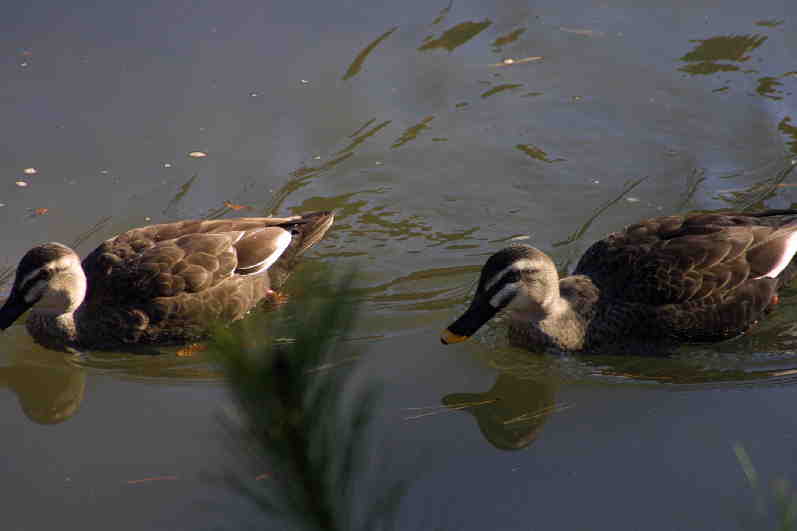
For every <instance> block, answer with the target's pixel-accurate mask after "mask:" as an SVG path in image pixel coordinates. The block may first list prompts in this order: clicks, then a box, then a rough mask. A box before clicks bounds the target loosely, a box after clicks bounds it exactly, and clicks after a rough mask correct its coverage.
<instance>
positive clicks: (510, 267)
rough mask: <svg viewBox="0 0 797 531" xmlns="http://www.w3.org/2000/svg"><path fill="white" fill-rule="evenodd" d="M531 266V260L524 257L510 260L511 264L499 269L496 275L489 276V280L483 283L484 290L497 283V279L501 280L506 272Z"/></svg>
mask: <svg viewBox="0 0 797 531" xmlns="http://www.w3.org/2000/svg"><path fill="white" fill-rule="evenodd" d="M532 267H534V264H533V263H532V261H531V260H526V259H525V258H524V259H521V260H517V261H515V262H512V263H511V264H509V265H508V266H506V267H505V268H503V269H502V270H501V271H499V272H498V274H497V275H495V276H494V277H493V278H491V279H490V281H489V282H487V283H486V284H485V285H484V291H490V288H492V287H493V286H495V285H496V284H497V283H498V281H499V280H501V279H502V278H503V277H504V276H505V275H507V274H508V273H512V272H519V271H523V270H525V269H531V268H532Z"/></svg>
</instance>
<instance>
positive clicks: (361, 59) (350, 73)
mask: <svg viewBox="0 0 797 531" xmlns="http://www.w3.org/2000/svg"><path fill="white" fill-rule="evenodd" d="M397 29H398V26H396V27H394V28H392V29H390V30H388V31H386V32H384V33H383V34H382V35H380V36H379V37H377V38H376V39H375V40H374V41H373V42H372V43H371V44H369V45H368V46H366V47H365V48H363V50H362V51H361V52H360V53H358V54H357V57H355V58H354V61H352V63H351V65H349V68H348V69H347V70H346V73H345V74H343V80H344V81H345V80H347V79H350V78H352V77H354V76H356V75H357V74H358V73H359V72H360V69H361V68H362V67H363V63H365V59H366V58H367V57H368V54H370V53H371V52H372V51H374V48H376V47H377V46H379V44H380V43H381V42H382V41H384V40H385V39H387V38H388V37H390V36H391V35H392V34H393V32H394V31H396V30H397Z"/></svg>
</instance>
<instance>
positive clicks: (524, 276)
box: [440, 245, 560, 345]
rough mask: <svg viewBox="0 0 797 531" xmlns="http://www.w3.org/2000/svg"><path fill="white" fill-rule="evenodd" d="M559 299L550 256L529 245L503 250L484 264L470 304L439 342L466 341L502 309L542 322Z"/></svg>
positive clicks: (517, 316) (515, 317)
mask: <svg viewBox="0 0 797 531" xmlns="http://www.w3.org/2000/svg"><path fill="white" fill-rule="evenodd" d="M559 301H560V297H559V273H558V272H557V271H556V266H555V265H554V263H553V260H551V259H550V257H549V256H548V255H546V254H545V253H543V252H542V251H540V250H539V249H536V248H534V247H531V246H530V245H513V246H511V247H507V248H505V249H501V250H500V251H498V252H497V253H495V254H494V255H492V256H491V257H490V258H489V259H488V260H487V263H485V264H484V267H483V268H482V271H481V276H480V277H479V284H478V286H477V288H476V293H475V295H474V296H473V301H472V302H471V304H470V307H468V309H467V310H466V311H465V313H464V314H462V316H461V317H460V318H459V319H457V320H456V321H454V322H453V323H452V324H451V326H449V327H448V328H447V329H445V330H444V331H443V333H442V335H441V336H440V341H442V342H443V344H446V345H448V344H450V343H459V342H460V341H465V340H466V339H468V338H469V337H470V336H472V335H473V334H474V333H475V332H476V331H477V330H478V329H479V328H481V327H482V326H483V325H484V324H485V323H486V322H487V321H489V320H490V319H492V318H493V317H494V316H495V314H496V313H498V312H499V311H501V310H506V311H507V312H508V314H509V316H510V318H512V319H515V320H519V321H526V322H533V321H540V320H542V319H544V318H545V317H546V316H547V315H549V314H550V313H551V312H552V311H554V310H555V309H556V306H557V304H558V302H559Z"/></svg>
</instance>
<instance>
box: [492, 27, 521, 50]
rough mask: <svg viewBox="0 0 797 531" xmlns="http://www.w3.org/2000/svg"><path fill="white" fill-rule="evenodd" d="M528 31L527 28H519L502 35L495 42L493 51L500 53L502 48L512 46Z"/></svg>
mask: <svg viewBox="0 0 797 531" xmlns="http://www.w3.org/2000/svg"><path fill="white" fill-rule="evenodd" d="M525 31H526V28H518V29H516V30H514V31H511V32H509V33H507V34H506V35H501V36H500V37H498V38H497V39H495V40H494V41H493V51H494V52H500V51H501V48H502V47H504V46H506V45H507V44H511V43H513V42H515V41H516V40H518V38H519V37H520V36H521V35H523V33H524V32H525Z"/></svg>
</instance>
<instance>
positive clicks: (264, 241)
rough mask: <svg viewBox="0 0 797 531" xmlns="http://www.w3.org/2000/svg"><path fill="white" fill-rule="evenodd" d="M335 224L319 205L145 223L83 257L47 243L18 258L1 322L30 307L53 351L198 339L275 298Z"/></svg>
mask: <svg viewBox="0 0 797 531" xmlns="http://www.w3.org/2000/svg"><path fill="white" fill-rule="evenodd" d="M332 221H333V216H332V214H331V213H328V212H318V213H313V214H307V215H304V216H292V217H286V218H237V219H221V220H190V221H179V222H174V223H165V224H159V225H151V226H147V227H141V228H136V229H132V230H130V231H127V232H124V233H121V234H119V235H117V236H115V237H113V238H110V239H109V240H106V241H105V242H104V243H102V244H101V245H100V246H99V247H97V248H96V249H95V250H94V251H93V252H92V253H91V254H89V255H88V256H87V257H86V258H85V260H83V262H82V264H81V262H80V259H79V257H78V256H77V254H76V253H75V252H74V251H73V250H72V249H70V248H69V247H67V246H65V245H62V244H59V243H48V244H44V245H41V246H39V247H35V248H33V249H31V250H30V251H29V252H28V253H27V254H26V255H25V256H24V257H23V258H22V261H21V262H20V265H19V267H18V268H17V273H16V277H15V280H14V286H13V288H12V291H11V295H10V296H9V298H8V300H7V301H6V303H5V305H4V306H3V307H2V308H0V328H2V329H5V328H7V327H8V326H10V325H11V323H12V322H13V321H15V320H16V319H17V318H18V317H19V316H20V315H21V314H22V313H24V311H25V310H27V309H28V308H31V312H30V315H29V317H28V320H27V323H26V324H27V327H28V330H29V331H30V333H31V335H32V336H33V337H34V339H35V340H36V341H37V342H39V343H41V344H43V345H45V346H47V347H50V348H61V347H73V348H98V349H118V348H120V347H125V346H130V345H136V344H145V345H146V344H174V343H185V342H189V341H195V340H198V339H201V338H202V337H204V336H205V335H206V333H207V331H208V328H209V327H210V326H212V325H213V324H215V323H226V322H231V321H235V320H237V319H240V318H242V317H243V316H244V315H246V313H247V312H248V311H249V310H251V309H252V308H253V307H254V306H255V305H256V304H257V303H258V302H260V301H261V300H262V299H264V298H265V297H267V296H269V295H273V294H274V290H277V289H279V288H280V287H281V286H282V285H283V284H284V282H285V280H286V279H287V277H288V275H289V274H290V271H291V270H292V269H293V267H294V266H295V265H296V262H297V259H298V257H299V255H301V254H302V253H303V252H304V251H305V250H307V249H308V248H309V247H310V246H312V245H313V244H315V243H316V242H318V241H319V240H320V239H321V238H323V236H324V234H325V233H326V231H327V229H328V228H329V227H330V225H331V224H332Z"/></svg>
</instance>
